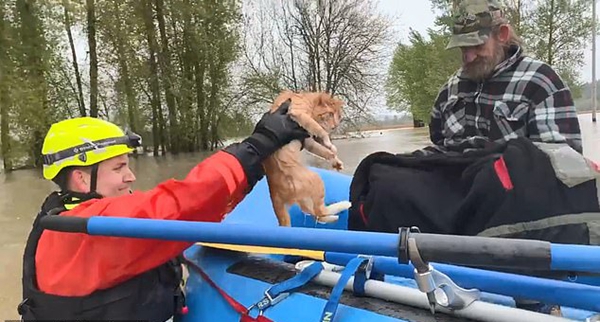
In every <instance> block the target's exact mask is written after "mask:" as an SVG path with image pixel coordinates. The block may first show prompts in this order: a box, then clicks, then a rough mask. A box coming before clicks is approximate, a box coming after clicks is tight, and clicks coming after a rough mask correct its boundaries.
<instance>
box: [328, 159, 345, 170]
mask: <svg viewBox="0 0 600 322" xmlns="http://www.w3.org/2000/svg"><path fill="white" fill-rule="evenodd" d="M331 167H332V168H334V169H336V170H338V171H342V170H343V169H344V163H343V162H342V161H341V160H340V159H338V158H337V157H336V158H335V159H333V160H331Z"/></svg>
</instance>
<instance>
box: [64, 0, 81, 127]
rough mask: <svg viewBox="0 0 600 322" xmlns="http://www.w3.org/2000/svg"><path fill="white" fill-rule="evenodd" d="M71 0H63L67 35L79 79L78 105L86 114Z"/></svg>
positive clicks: (74, 68)
mask: <svg viewBox="0 0 600 322" xmlns="http://www.w3.org/2000/svg"><path fill="white" fill-rule="evenodd" d="M68 6H69V0H63V7H64V8H65V30H66V31H67V37H68V38H69V46H70V47H71V55H72V56H73V70H74V71H75V80H76V81H77V91H78V93H77V95H78V96H77V105H78V106H79V114H80V115H81V116H86V111H85V101H84V100H83V89H82V86H81V74H80V73H79V64H78V63H77V52H76V51H75V44H74V43H73V33H71V18H70V17H69V8H68Z"/></svg>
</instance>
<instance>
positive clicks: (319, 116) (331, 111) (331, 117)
mask: <svg viewBox="0 0 600 322" xmlns="http://www.w3.org/2000/svg"><path fill="white" fill-rule="evenodd" d="M313 102H314V107H313V110H312V114H313V118H314V119H315V120H316V121H317V123H319V125H321V127H322V128H323V129H325V131H327V133H331V132H332V131H333V130H335V128H337V127H338V126H339V125H340V122H341V121H342V106H343V105H344V102H343V101H342V100H340V99H337V98H334V97H332V96H331V95H329V94H327V93H319V94H317V96H316V97H315V99H314V100H313Z"/></svg>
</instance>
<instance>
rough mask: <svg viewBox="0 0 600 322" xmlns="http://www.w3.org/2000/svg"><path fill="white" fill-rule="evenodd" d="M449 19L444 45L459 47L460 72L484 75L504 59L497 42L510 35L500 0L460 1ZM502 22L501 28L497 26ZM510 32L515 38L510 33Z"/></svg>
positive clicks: (482, 77) (506, 39) (468, 75)
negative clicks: (447, 41)
mask: <svg viewBox="0 0 600 322" xmlns="http://www.w3.org/2000/svg"><path fill="white" fill-rule="evenodd" d="M453 20H454V21H453V22H454V26H453V28H452V37H451V38H450V42H449V43H448V46H446V49H452V48H457V47H460V48H461V49H462V51H463V73H464V76H466V77H467V78H471V79H473V80H482V79H485V78H486V77H488V76H489V75H490V74H491V72H492V71H493V70H494V69H495V67H496V65H498V64H499V63H500V62H502V60H503V59H504V48H503V47H502V46H501V45H500V44H499V42H500V43H503V42H505V41H508V40H510V39H509V38H510V36H511V34H510V31H509V30H508V20H507V19H506V18H505V17H504V14H503V12H502V7H501V5H500V3H498V1H497V0H464V1H461V2H460V3H459V4H458V9H457V10H456V14H455V16H454V19H453ZM503 25H504V26H505V28H501V26H503ZM494 36H497V37H494ZM512 36H513V37H514V38H515V39H513V40H515V41H518V39H516V35H515V34H514V33H513V34H512ZM495 38H498V39H495ZM490 39H491V41H488V40H490Z"/></svg>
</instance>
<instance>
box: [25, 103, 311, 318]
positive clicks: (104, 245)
mask: <svg viewBox="0 0 600 322" xmlns="http://www.w3.org/2000/svg"><path fill="white" fill-rule="evenodd" d="M288 106H289V104H288V103H284V104H283V105H282V106H281V107H280V109H279V110H278V111H277V112H276V113H273V114H268V113H267V114H265V115H264V116H263V118H262V119H261V120H260V121H259V122H258V123H257V125H256V127H255V129H254V132H253V134H252V135H251V136H250V137H248V138H247V139H245V140H243V141H242V142H240V143H235V144H232V145H230V146H228V147H226V148H225V149H223V150H222V151H219V152H217V153H215V154H213V155H212V156H210V157H209V158H207V159H205V160H204V161H202V162H200V163H199V164H198V165H196V166H195V167H194V168H193V169H192V170H191V171H190V172H189V174H188V175H187V176H186V177H185V179H183V180H173V179H171V180H167V181H164V182H162V183H160V184H159V185H158V186H156V187H155V188H154V189H152V190H150V191H146V192H139V191H136V192H131V191H130V185H131V183H133V182H134V181H135V175H134V174H133V172H132V171H131V169H130V168H129V159H128V153H129V152H131V151H133V148H135V147H136V146H139V145H140V137H139V136H136V135H132V134H129V135H126V134H125V133H123V131H122V130H121V129H119V128H118V127H117V126H116V125H114V124H112V123H109V122H106V121H103V120H99V119H96V118H90V117H83V118H75V119H69V120H65V121H61V122H58V123H56V124H53V125H52V127H51V128H50V130H49V131H48V134H47V136H46V138H45V140H44V146H43V149H42V154H43V157H44V170H43V172H44V177H45V178H46V179H49V180H53V181H54V182H55V183H57V184H58V186H59V187H60V189H61V191H58V192H53V193H52V194H50V195H49V196H48V197H47V198H46V200H45V202H44V204H43V205H42V207H41V211H40V213H39V214H38V216H37V218H36V219H35V221H34V224H33V229H32V231H31V233H30V235H29V238H28V240H27V245H26V248H25V254H24V256H23V301H22V302H21V304H19V307H18V311H19V314H20V315H21V316H22V318H23V319H24V320H59V319H61V320H73V321H75V320H80V321H81V320H84V319H86V320H107V319H120V320H146V321H158V322H161V321H165V320H168V319H169V318H171V317H173V316H177V315H178V314H179V313H181V311H182V310H184V308H185V304H184V299H183V294H182V292H181V288H180V282H181V265H180V263H179V262H178V261H177V260H176V258H177V256H178V255H180V254H181V253H182V252H183V251H184V250H185V249H186V248H187V247H189V246H191V243H188V242H172V241H159V240H150V239H136V238H122V237H101V236H89V235H85V234H67V233H61V232H55V231H43V230H42V229H41V228H40V227H39V225H38V222H39V220H40V218H41V217H43V216H46V215H60V216H76V217H90V216H113V217H130V218H153V219H175V220H190V221H192V220H193V221H211V222H219V221H221V220H222V219H223V216H224V215H225V214H227V213H228V212H230V211H231V210H232V209H233V208H234V207H235V206H236V205H237V204H238V203H239V202H240V201H241V200H242V199H243V198H244V196H245V195H246V194H247V193H248V192H249V191H250V190H251V189H252V187H253V186H254V184H255V183H256V182H257V181H258V180H260V178H262V176H263V175H264V173H263V171H262V166H261V161H262V160H263V159H264V158H265V157H267V156H269V155H270V154H271V153H273V152H274V151H275V150H277V149H279V148H280V147H282V146H283V145H285V144H287V143H288V142H290V141H291V140H295V139H299V140H303V139H304V138H306V137H308V134H307V132H306V131H305V130H304V129H302V128H301V127H299V126H298V124H297V123H295V122H294V121H293V120H291V119H290V117H289V116H288V115H287V114H286V112H287V107H288Z"/></svg>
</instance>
